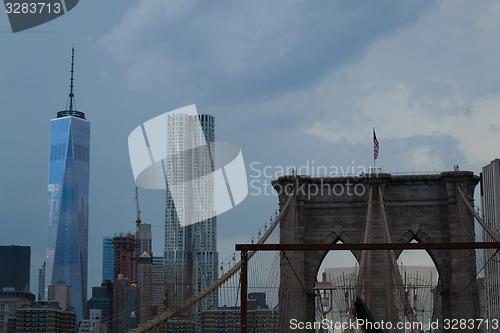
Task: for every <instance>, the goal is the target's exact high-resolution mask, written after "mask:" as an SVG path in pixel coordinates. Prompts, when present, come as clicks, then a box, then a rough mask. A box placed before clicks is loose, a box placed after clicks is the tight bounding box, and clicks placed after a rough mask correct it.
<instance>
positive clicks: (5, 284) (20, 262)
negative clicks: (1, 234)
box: [0, 246, 31, 291]
mask: <svg viewBox="0 0 500 333" xmlns="http://www.w3.org/2000/svg"><path fill="white" fill-rule="evenodd" d="M30 258H31V248H30V247H29V246H0V267H1V268H2V274H0V290H2V289H3V288H13V289H14V290H15V291H29V289H30Z"/></svg>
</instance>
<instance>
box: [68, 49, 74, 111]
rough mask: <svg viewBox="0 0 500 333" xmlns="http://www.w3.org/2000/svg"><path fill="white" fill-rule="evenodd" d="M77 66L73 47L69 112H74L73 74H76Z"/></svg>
mask: <svg viewBox="0 0 500 333" xmlns="http://www.w3.org/2000/svg"><path fill="white" fill-rule="evenodd" d="M74 65H75V47H74V46H73V47H72V48H71V78H70V85H69V88H70V90H69V108H68V110H69V111H73V105H74V104H75V102H74V99H75V95H74V94H73V87H74V86H73V80H74V78H73V73H74V70H73V67H74ZM75 108H76V104H75Z"/></svg>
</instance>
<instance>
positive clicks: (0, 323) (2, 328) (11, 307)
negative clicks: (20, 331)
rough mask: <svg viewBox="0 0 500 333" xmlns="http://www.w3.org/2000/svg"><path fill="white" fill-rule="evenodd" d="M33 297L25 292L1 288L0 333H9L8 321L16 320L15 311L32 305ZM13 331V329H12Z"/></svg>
mask: <svg viewBox="0 0 500 333" xmlns="http://www.w3.org/2000/svg"><path fill="white" fill-rule="evenodd" d="M34 301H35V295H33V294H32V293H30V292H26V291H15V290H13V288H3V289H2V291H0V333H10V332H12V331H13V329H12V328H9V321H11V322H12V321H14V322H15V318H16V309H17V308H20V307H22V306H24V305H29V304H33V302H34ZM14 329H15V327H14Z"/></svg>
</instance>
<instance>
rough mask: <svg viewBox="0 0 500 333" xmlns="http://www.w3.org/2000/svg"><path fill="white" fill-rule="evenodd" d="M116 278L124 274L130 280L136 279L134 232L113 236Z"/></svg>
mask: <svg viewBox="0 0 500 333" xmlns="http://www.w3.org/2000/svg"><path fill="white" fill-rule="evenodd" d="M113 250H114V257H115V258H114V280H116V279H117V277H118V274H122V275H123V277H124V278H126V279H128V280H129V281H135V236H134V235H132V234H127V235H120V236H115V237H113Z"/></svg>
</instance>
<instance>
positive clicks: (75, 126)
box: [46, 51, 90, 321]
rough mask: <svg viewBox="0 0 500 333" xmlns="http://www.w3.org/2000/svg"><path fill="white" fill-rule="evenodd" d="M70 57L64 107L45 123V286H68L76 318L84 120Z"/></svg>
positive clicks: (83, 264)
mask: <svg viewBox="0 0 500 333" xmlns="http://www.w3.org/2000/svg"><path fill="white" fill-rule="evenodd" d="M73 55H74V51H73ZM73 59H74V58H73V56H72V63H71V86H70V87H71V90H70V94H69V101H68V106H67V108H66V110H64V111H59V112H58V113H57V117H56V118H55V119H52V120H51V121H50V158H49V186H48V206H49V207H48V210H49V222H48V228H47V250H46V262H47V266H46V284H47V285H55V284H56V283H57V282H60V281H62V282H65V283H66V284H67V285H70V286H71V288H72V306H73V307H74V308H75V311H76V313H77V317H78V321H81V320H83V318H84V311H85V303H86V300H87V263H88V221H89V161H90V155H89V147H90V122H89V121H88V120H86V119H85V114H84V113H83V112H80V111H77V110H76V107H75V103H74V95H73Z"/></svg>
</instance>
